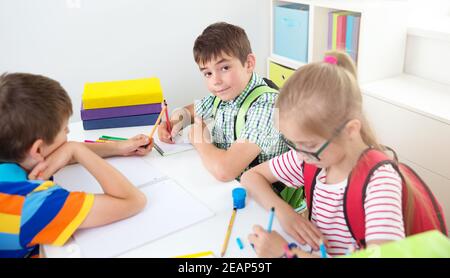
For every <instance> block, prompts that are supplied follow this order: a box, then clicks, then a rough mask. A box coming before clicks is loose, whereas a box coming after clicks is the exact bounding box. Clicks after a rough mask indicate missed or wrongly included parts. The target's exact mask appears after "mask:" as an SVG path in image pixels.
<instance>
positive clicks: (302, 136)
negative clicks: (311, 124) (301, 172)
mask: <svg viewBox="0 0 450 278" xmlns="http://www.w3.org/2000/svg"><path fill="white" fill-rule="evenodd" d="M296 126H297V123H296V122H295V120H293V119H292V118H288V119H285V120H284V121H283V120H281V121H280V122H279V129H280V131H281V133H282V134H283V135H284V137H285V138H286V139H288V140H289V141H290V142H292V143H293V144H294V145H295V148H296V149H300V150H303V151H307V152H310V153H316V154H317V152H318V151H319V150H320V149H322V151H320V153H319V154H318V157H319V159H320V160H317V159H316V158H313V156H312V155H305V154H304V153H302V152H298V151H297V155H298V157H299V159H300V160H303V161H305V162H306V163H309V164H313V165H315V166H317V167H319V168H328V167H330V166H332V165H335V164H338V163H339V162H341V161H342V160H343V159H344V157H345V150H344V148H343V147H342V146H340V145H339V144H338V143H337V142H336V141H335V140H333V138H323V137H321V136H317V135H314V134H308V133H306V132H304V131H302V130H300V129H299V128H297V127H296ZM330 139H332V140H331V141H330Z"/></svg>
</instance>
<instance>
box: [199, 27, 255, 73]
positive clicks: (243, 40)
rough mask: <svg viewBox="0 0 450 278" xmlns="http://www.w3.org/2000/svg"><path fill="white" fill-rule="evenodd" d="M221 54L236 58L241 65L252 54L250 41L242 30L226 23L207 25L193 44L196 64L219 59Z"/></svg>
mask: <svg viewBox="0 0 450 278" xmlns="http://www.w3.org/2000/svg"><path fill="white" fill-rule="evenodd" d="M222 52H224V53H225V54H227V55H229V56H232V57H236V58H238V59H239V60H240V61H241V63H242V65H244V64H245V62H246V61H247V57H248V55H249V54H250V53H252V48H251V46H250V41H249V40H248V37H247V34H246V33H245V31H244V29H242V28H241V27H239V26H236V25H232V24H229V23H226V22H217V23H214V24H211V25H209V26H208V27H206V29H205V30H203V33H202V34H201V35H200V36H198V37H197V39H196V40H195V43H194V59H195V62H196V63H197V64H205V63H207V62H209V61H211V60H212V59H214V58H217V57H219V56H220V55H221V54H222Z"/></svg>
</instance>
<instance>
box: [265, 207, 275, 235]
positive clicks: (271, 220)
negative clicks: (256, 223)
mask: <svg viewBox="0 0 450 278" xmlns="http://www.w3.org/2000/svg"><path fill="white" fill-rule="evenodd" d="M274 216H275V208H274V207H272V208H271V209H270V216H269V226H267V231H268V232H269V233H270V232H272V224H273V217H274Z"/></svg>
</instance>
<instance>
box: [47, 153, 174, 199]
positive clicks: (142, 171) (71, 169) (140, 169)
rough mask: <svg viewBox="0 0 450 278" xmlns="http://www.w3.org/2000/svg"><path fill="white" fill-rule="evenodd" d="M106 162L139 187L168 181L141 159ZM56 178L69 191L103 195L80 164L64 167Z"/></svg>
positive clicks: (110, 160)
mask: <svg viewBox="0 0 450 278" xmlns="http://www.w3.org/2000/svg"><path fill="white" fill-rule="evenodd" d="M106 161H108V162H109V163H110V164H111V165H112V166H114V167H115V168H116V169H117V170H119V171H120V172H121V173H122V174H123V175H124V176H125V177H127V178H128V180H129V181H130V182H131V183H132V184H134V185H135V186H138V187H139V186H142V185H144V184H149V183H155V182H157V181H160V180H163V179H167V176H165V175H164V174H163V173H161V172H160V171H158V170H156V169H155V167H154V166H153V165H151V164H150V163H149V162H146V161H145V160H144V159H143V158H140V157H112V158H107V159H106ZM54 178H55V183H56V184H58V185H60V186H61V187H63V188H65V189H67V190H69V191H84V192H89V193H96V194H97V193H103V190H102V188H101V186H100V184H99V183H98V182H97V180H96V179H95V178H94V177H93V176H92V175H91V174H90V173H89V172H88V171H87V170H86V169H85V168H84V167H83V166H81V165H79V164H75V165H69V166H66V167H64V168H63V169H61V170H59V171H58V172H57V173H56V174H55V176H54Z"/></svg>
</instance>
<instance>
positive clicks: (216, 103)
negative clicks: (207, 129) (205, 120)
mask: <svg viewBox="0 0 450 278" xmlns="http://www.w3.org/2000/svg"><path fill="white" fill-rule="evenodd" d="M221 103H222V100H221V99H220V98H218V97H214V102H213V110H212V117H213V118H214V119H215V118H216V113H217V109H218V108H219V105H220V104H221Z"/></svg>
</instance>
